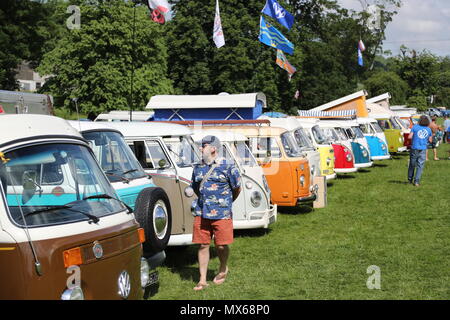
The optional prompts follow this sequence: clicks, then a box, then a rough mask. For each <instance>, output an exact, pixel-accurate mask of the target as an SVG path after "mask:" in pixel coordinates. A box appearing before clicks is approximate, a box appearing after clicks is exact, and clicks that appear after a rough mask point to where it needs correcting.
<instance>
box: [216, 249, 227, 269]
mask: <svg viewBox="0 0 450 320" xmlns="http://www.w3.org/2000/svg"><path fill="white" fill-rule="evenodd" d="M216 250H217V256H218V257H219V261H220V267H219V273H225V272H227V262H228V256H229V255H230V248H229V247H228V246H227V245H224V246H217V247H216Z"/></svg>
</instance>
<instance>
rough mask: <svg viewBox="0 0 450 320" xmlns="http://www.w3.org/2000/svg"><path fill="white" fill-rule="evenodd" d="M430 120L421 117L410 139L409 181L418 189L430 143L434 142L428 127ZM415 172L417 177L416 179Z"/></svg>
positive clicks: (413, 128)
mask: <svg viewBox="0 0 450 320" xmlns="http://www.w3.org/2000/svg"><path fill="white" fill-rule="evenodd" d="M429 124H430V120H429V118H428V117H427V116H425V115H422V116H420V119H419V122H418V124H416V125H414V127H412V129H411V133H410V134H409V136H408V138H409V139H412V144H411V150H410V152H409V166H408V181H409V182H410V183H413V184H414V186H416V187H418V186H419V183H420V178H421V176H422V171H423V168H424V166H425V157H426V152H427V145H428V142H431V140H432V132H431V129H430V128H429V127H428V125H429ZM414 171H415V177H414Z"/></svg>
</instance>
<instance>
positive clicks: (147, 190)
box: [69, 121, 172, 265]
mask: <svg viewBox="0 0 450 320" xmlns="http://www.w3.org/2000/svg"><path fill="white" fill-rule="evenodd" d="M69 123H70V124H71V125H72V126H73V127H74V128H75V129H77V130H78V131H79V132H80V133H81V135H82V136H83V138H84V139H86V140H87V141H88V142H89V145H90V146H91V148H92V150H93V151H94V154H95V156H96V158H97V161H98V163H99V164H100V167H101V168H102V170H103V171H104V172H105V174H106V176H107V177H108V179H109V181H110V182H111V184H112V186H113V187H114V189H115V190H116V192H117V194H118V196H119V198H120V200H122V201H123V202H125V203H126V204H127V205H128V206H129V207H130V208H131V209H132V210H133V212H134V215H135V217H136V220H137V221H138V222H139V224H140V225H141V227H142V228H144V230H145V238H146V241H145V243H144V244H143V249H144V256H145V257H146V258H150V259H151V261H152V263H151V264H152V265H158V264H160V263H161V262H162V261H163V260H164V258H165V254H164V249H165V248H166V247H167V244H168V242H169V238H170V232H171V221H172V212H171V207H170V202H169V198H168V196H167V194H166V192H165V191H164V190H163V189H162V188H159V187H157V186H156V185H155V184H154V183H153V181H152V179H151V177H150V176H148V175H147V174H146V173H145V171H144V169H143V168H142V166H141V164H140V163H139V161H138V160H137V159H136V157H135V155H134V154H133V152H132V150H131V149H130V147H128V145H127V143H126V142H125V139H124V137H123V135H122V133H121V132H120V131H118V130H117V129H114V128H111V127H110V126H109V125H108V123H105V122H89V121H80V122H77V121H69Z"/></svg>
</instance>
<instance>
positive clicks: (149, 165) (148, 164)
mask: <svg viewBox="0 0 450 320" xmlns="http://www.w3.org/2000/svg"><path fill="white" fill-rule="evenodd" d="M128 146H129V147H130V149H131V151H133V153H134V155H135V156H136V159H138V161H139V163H140V164H141V166H142V168H144V169H153V168H154V166H153V162H152V159H151V158H150V155H149V154H148V152H147V148H146V147H145V142H144V141H132V142H128Z"/></svg>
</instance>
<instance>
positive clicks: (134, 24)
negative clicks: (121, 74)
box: [129, 0, 136, 122]
mask: <svg viewBox="0 0 450 320" xmlns="http://www.w3.org/2000/svg"><path fill="white" fill-rule="evenodd" d="M132 33H133V35H132V43H131V80H130V102H129V107H130V122H131V121H132V120H133V90H134V51H135V50H134V47H135V41H134V40H135V39H134V38H135V33H136V2H135V0H133V31H132Z"/></svg>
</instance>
